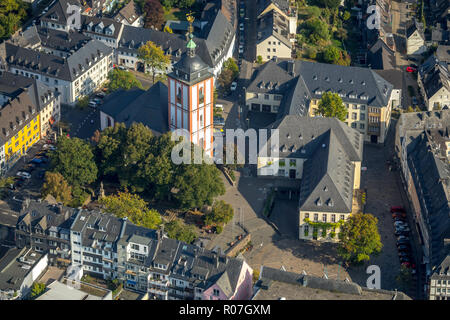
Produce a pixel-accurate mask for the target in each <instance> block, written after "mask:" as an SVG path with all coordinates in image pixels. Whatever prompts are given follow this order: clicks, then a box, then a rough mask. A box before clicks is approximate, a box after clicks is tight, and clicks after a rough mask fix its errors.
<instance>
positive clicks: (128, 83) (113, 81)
mask: <svg viewBox="0 0 450 320" xmlns="http://www.w3.org/2000/svg"><path fill="white" fill-rule="evenodd" d="M108 79H109V82H108V91H109V92H113V91H116V90H119V89H123V90H130V89H132V88H136V87H137V88H139V89H142V84H141V82H140V81H139V80H138V79H136V77H135V76H134V74H132V73H131V72H129V71H127V70H120V69H119V68H114V69H113V70H112V71H111V72H110V73H109V75H108Z"/></svg>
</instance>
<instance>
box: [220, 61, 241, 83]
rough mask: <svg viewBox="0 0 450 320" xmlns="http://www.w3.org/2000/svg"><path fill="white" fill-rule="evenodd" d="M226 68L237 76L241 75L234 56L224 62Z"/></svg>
mask: <svg viewBox="0 0 450 320" xmlns="http://www.w3.org/2000/svg"><path fill="white" fill-rule="evenodd" d="M223 67H224V68H225V69H228V70H231V71H232V72H233V77H234V78H236V77H237V76H238V75H239V67H238V65H237V64H236V61H235V60H234V59H233V58H229V59H228V60H227V61H225V62H224V63H223Z"/></svg>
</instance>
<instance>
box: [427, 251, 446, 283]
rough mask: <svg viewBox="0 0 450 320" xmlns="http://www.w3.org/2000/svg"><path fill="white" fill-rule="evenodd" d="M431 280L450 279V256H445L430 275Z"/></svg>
mask: <svg viewBox="0 0 450 320" xmlns="http://www.w3.org/2000/svg"><path fill="white" fill-rule="evenodd" d="M431 279H432V280H449V279H450V254H447V255H446V256H445V257H444V259H442V262H441V263H440V264H439V265H438V267H437V268H436V269H435V270H434V272H433V274H432V275H431Z"/></svg>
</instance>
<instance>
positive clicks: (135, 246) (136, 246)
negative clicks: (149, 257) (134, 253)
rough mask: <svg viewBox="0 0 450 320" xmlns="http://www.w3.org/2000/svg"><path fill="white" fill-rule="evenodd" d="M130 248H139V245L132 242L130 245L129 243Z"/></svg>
mask: <svg viewBox="0 0 450 320" xmlns="http://www.w3.org/2000/svg"><path fill="white" fill-rule="evenodd" d="M131 249H133V250H139V245H138V244H132V245H131Z"/></svg>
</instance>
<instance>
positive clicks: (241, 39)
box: [239, 33, 245, 44]
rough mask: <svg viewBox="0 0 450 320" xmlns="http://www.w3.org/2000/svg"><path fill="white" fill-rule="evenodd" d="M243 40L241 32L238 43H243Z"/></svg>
mask: <svg viewBox="0 0 450 320" xmlns="http://www.w3.org/2000/svg"><path fill="white" fill-rule="evenodd" d="M244 41H245V38H244V35H243V34H242V33H241V34H240V36H239V43H242V44H243V43H244Z"/></svg>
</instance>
